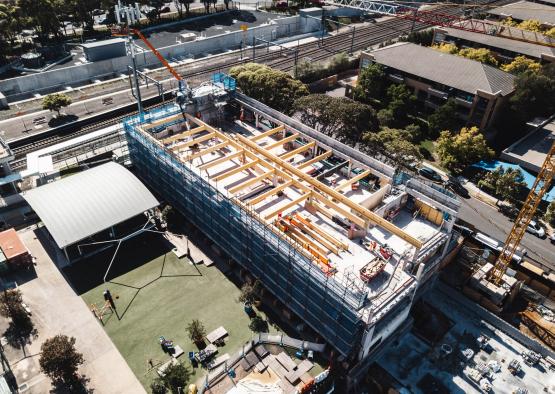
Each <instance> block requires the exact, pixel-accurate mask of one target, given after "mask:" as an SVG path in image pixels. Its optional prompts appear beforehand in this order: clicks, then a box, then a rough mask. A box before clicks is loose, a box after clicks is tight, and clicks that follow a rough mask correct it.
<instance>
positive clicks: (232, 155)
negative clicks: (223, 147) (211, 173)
mask: <svg viewBox="0 0 555 394" xmlns="http://www.w3.org/2000/svg"><path fill="white" fill-rule="evenodd" d="M243 154H244V152H243V151H242V150H240V151H237V152H234V153H230V154H229V155H225V156H223V157H220V158H219V159H216V160H211V161H209V162H208V163H204V164H202V165H200V166H198V169H199V170H201V171H204V170H207V169H209V168H211V167H214V166H217V165H219V164H222V163H225V162H226V161H230V160H232V159H235V158H236V157H238V156H241V155H243Z"/></svg>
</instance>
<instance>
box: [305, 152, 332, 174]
mask: <svg viewBox="0 0 555 394" xmlns="http://www.w3.org/2000/svg"><path fill="white" fill-rule="evenodd" d="M331 155H333V152H332V151H331V150H329V151H327V152H324V153H322V154H321V155H318V156H316V157H314V158H312V159H310V160H308V161H305V162H303V163H301V164H299V165H297V168H298V169H299V170H302V169H303V168H305V167H308V166H310V165H312V164H314V163H318V162H319V161H322V160H326V159H327V158H328V157H330V156H331Z"/></svg>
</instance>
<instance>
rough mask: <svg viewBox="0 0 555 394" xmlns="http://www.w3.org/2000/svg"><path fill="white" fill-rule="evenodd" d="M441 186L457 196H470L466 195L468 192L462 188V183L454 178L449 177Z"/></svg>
mask: <svg viewBox="0 0 555 394" xmlns="http://www.w3.org/2000/svg"><path fill="white" fill-rule="evenodd" d="M443 186H445V188H446V189H450V190H452V191H454V192H455V193H457V194H458V195H459V196H462V197H464V198H468V197H470V194H469V193H468V190H466V187H464V186H463V185H462V183H461V182H460V181H459V180H458V179H457V178H455V177H452V176H450V177H449V179H448V180H446V181H445V182H444V183H443Z"/></svg>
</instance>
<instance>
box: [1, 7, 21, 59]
mask: <svg viewBox="0 0 555 394" xmlns="http://www.w3.org/2000/svg"><path fill="white" fill-rule="evenodd" d="M21 27H22V25H21V21H20V8H19V7H17V6H16V5H15V4H14V3H13V2H6V3H0V41H3V42H9V43H10V45H11V46H13V45H14V43H15V38H16V36H17V34H18V33H19V32H20V31H21ZM3 55H4V53H0V56H3Z"/></svg>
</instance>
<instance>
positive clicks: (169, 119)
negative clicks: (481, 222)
mask: <svg viewBox="0 0 555 394" xmlns="http://www.w3.org/2000/svg"><path fill="white" fill-rule="evenodd" d="M227 103H228V104H229V103H235V104H237V103H239V105H240V106H241V107H242V108H243V110H244V111H245V112H246V111H249V114H253V115H254V117H253V124H252V125H250V124H246V123H243V122H240V121H235V122H227V123H225V122H221V119H222V111H223V110H222V109H221V107H222V106H224V105H227V104H224V103H221V102H220V103H217V105H215V106H214V107H213V108H212V110H210V109H207V110H206V111H203V112H202V119H203V120H201V119H199V114H198V111H197V109H195V110H194V111H185V112H182V111H181V110H180V109H179V108H178V107H177V106H168V107H165V108H162V109H159V110H157V111H155V112H151V113H147V114H144V115H142V116H140V117H139V116H137V117H133V118H129V119H127V120H125V122H124V128H125V131H126V133H127V137H128V146H129V154H130V158H131V160H132V163H133V165H134V168H135V170H136V173H137V175H138V176H139V177H140V178H142V179H143V180H144V181H145V183H146V184H147V185H149V186H150V188H151V189H153V190H155V191H156V192H157V193H159V194H160V195H161V196H162V197H163V198H164V199H165V200H166V201H167V202H169V203H170V204H172V205H173V206H174V207H175V208H177V209H178V210H179V211H180V212H181V213H182V214H184V215H185V216H186V217H187V219H188V220H190V221H191V222H192V223H193V224H194V225H196V226H197V227H198V228H199V229H200V230H201V231H202V232H203V233H204V234H205V235H206V236H207V237H208V238H210V239H211V240H212V241H213V242H214V243H215V244H216V245H218V247H219V248H220V249H221V250H223V251H225V252H226V253H227V254H228V255H229V256H230V258H232V259H233V260H235V261H236V262H237V263H238V265H239V266H240V267H242V268H244V269H246V270H248V271H249V272H250V274H252V275H253V276H255V277H256V278H258V279H260V281H261V282H262V283H263V285H264V287H265V288H266V289H267V290H268V291H269V292H271V293H272V294H273V296H275V297H276V298H277V299H279V300H280V301H281V302H282V303H283V304H284V305H286V306H287V308H289V309H290V310H291V311H292V312H293V313H294V314H296V315H297V316H298V317H299V319H301V320H302V321H303V322H305V323H306V324H307V325H309V326H310V327H311V328H312V329H313V330H314V331H315V332H316V333H317V334H318V335H319V336H320V337H321V338H322V339H323V340H325V341H326V342H327V343H328V344H329V345H330V347H331V348H332V349H334V351H335V354H336V355H338V354H340V355H341V356H342V358H343V359H344V360H346V361H347V362H348V364H349V368H350V370H351V371H352V374H351V376H352V377H353V379H352V380H351V384H352V383H353V380H356V375H357V371H358V372H359V373H362V372H363V371H365V370H366V367H367V366H368V365H369V363H370V361H372V360H373V358H375V356H376V355H377V354H378V352H379V350H380V349H381V348H382V347H383V346H382V345H383V344H385V343H387V342H388V341H389V339H390V338H391V337H392V335H393V334H394V333H396V332H399V330H401V329H402V328H406V327H407V326H408V325H409V323H410V322H409V320H410V319H408V315H409V310H410V308H411V305H412V304H413V302H414V299H415V297H416V296H418V295H419V294H420V293H421V292H422V291H424V290H425V289H426V288H427V287H428V286H429V285H430V284H431V283H432V282H433V278H435V275H434V274H435V273H436V271H437V269H438V267H439V265H440V262H441V261H442V259H443V257H444V256H445V255H446V254H447V253H448V252H449V251H450V249H451V248H452V247H453V246H454V243H455V241H456V240H455V239H454V238H455V237H454V236H453V234H452V226H453V223H454V221H455V219H456V215H457V210H458V207H459V202H458V201H457V200H456V198H455V197H454V196H453V195H451V194H450V193H448V192H446V191H444V190H442V189H440V188H439V187H437V186H431V185H429V184H424V183H422V182H420V181H419V180H416V179H413V178H410V177H409V176H407V175H406V174H404V173H402V172H399V171H396V170H395V168H393V167H391V166H390V165H388V164H385V163H382V162H381V161H378V160H376V159H374V158H371V157H369V156H366V155H363V154H361V153H360V152H358V151H355V150H353V149H352V148H350V147H348V146H346V145H343V144H341V143H339V142H337V141H336V140H333V139H331V138H329V137H327V136H325V135H323V134H321V133H318V132H317V131H315V130H313V129H309V128H307V127H306V126H305V125H302V124H300V123H299V122H298V121H296V120H294V119H291V118H289V117H287V116H285V115H283V114H280V113H278V112H276V111H274V110H271V109H269V108H268V107H266V106H264V105H262V104H260V103H258V102H256V101H255V100H252V99H250V98H248V97H244V96H241V95H240V94H236V95H235V97H234V98H232V99H229V100H228V101H227ZM186 112H192V113H195V114H196V116H193V115H190V114H188V113H186ZM218 117H219V121H217V119H218ZM254 119H255V120H254ZM270 121H271V122H270ZM211 124H217V125H218V126H221V127H218V128H216V127H213V126H212V125H211ZM208 301H209V300H208Z"/></svg>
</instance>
